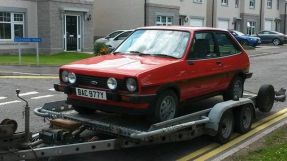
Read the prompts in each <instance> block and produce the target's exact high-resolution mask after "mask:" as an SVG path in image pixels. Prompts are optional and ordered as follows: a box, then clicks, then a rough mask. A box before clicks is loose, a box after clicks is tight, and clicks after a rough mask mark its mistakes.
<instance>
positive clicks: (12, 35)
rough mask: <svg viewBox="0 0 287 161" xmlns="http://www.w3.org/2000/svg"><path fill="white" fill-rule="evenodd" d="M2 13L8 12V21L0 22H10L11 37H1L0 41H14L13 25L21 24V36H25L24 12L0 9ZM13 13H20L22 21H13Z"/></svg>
mask: <svg viewBox="0 0 287 161" xmlns="http://www.w3.org/2000/svg"><path fill="white" fill-rule="evenodd" d="M0 12H3V13H10V22H5V21H0V23H1V24H2V23H5V24H10V28H11V39H1V38H0V42H5V41H6V42H7V41H14V39H15V25H22V26H23V37H25V14H24V13H22V12H5V11H0ZM15 15H22V21H15Z"/></svg>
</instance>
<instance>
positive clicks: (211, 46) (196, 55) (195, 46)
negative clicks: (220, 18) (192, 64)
mask: <svg viewBox="0 0 287 161" xmlns="http://www.w3.org/2000/svg"><path fill="white" fill-rule="evenodd" d="M218 56H219V55H218V49H217V48H216V45H215V42H214V36H213V34H212V32H206V31H205V32H196V33H195V35H194V38H193V42H192V47H191V49H190V53H189V55H188V59H208V58H216V57H218Z"/></svg>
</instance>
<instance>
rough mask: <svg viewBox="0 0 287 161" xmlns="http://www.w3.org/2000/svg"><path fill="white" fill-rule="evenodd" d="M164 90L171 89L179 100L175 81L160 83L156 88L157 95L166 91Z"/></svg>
mask: <svg viewBox="0 0 287 161" xmlns="http://www.w3.org/2000/svg"><path fill="white" fill-rule="evenodd" d="M166 90H172V91H173V92H174V93H175V94H176V96H177V97H178V100H180V96H181V95H180V88H179V87H178V85H177V84H175V83H168V84H165V85H162V86H160V87H159V89H158V90H157V92H156V93H157V95H159V94H160V93H161V92H163V91H166Z"/></svg>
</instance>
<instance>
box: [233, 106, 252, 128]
mask: <svg viewBox="0 0 287 161" xmlns="http://www.w3.org/2000/svg"><path fill="white" fill-rule="evenodd" d="M235 112H236V115H235V130H236V131H237V132H239V133H240V134H244V133H246V132H248V131H249V130H250V129H251V125H252V122H253V109H252V106H250V105H245V106H241V107H239V108H238V109H236V110H235Z"/></svg>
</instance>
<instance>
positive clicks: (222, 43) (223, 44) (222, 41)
mask: <svg viewBox="0 0 287 161" xmlns="http://www.w3.org/2000/svg"><path fill="white" fill-rule="evenodd" d="M215 38H216V41H217V44H218V50H219V53H220V56H222V57H223V56H229V55H234V54H237V53H240V48H239V46H238V45H237V44H236V43H235V42H234V41H233V40H232V39H231V37H230V36H229V35H228V34H227V33H224V32H215Z"/></svg>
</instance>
